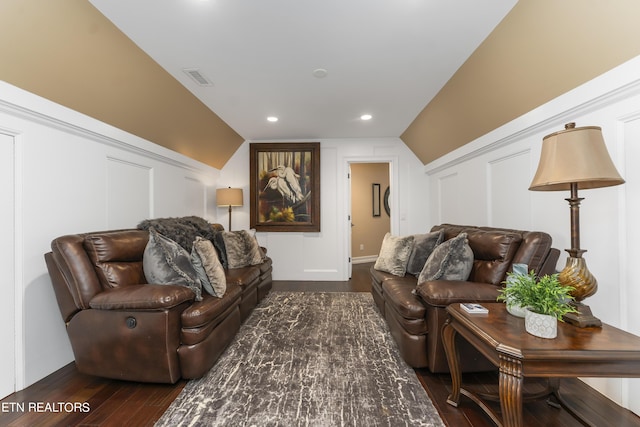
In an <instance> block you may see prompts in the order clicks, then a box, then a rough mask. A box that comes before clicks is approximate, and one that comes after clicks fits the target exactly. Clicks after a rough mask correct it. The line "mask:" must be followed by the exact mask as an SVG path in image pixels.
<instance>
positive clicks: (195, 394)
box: [156, 292, 444, 427]
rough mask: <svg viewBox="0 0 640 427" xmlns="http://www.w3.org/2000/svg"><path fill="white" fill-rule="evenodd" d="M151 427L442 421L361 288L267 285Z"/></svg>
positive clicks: (438, 423)
mask: <svg viewBox="0 0 640 427" xmlns="http://www.w3.org/2000/svg"><path fill="white" fill-rule="evenodd" d="M156 426H158V427H161V426H172V427H173V426H225V427H226V426H234V427H235V426H256V427H258V426H287V427H289V426H314V427H315V426H322V427H325V426H327V427H329V426H367V427H368V426H393V427H395V426H444V423H443V422H442V420H441V419H440V416H439V415H438V412H437V410H436V409H435V408H434V406H433V404H432V403H431V400H430V399H429V396H428V395H427V393H426V392H425V390H424V389H423V388H422V386H421V385H420V382H419V381H418V379H417V377H416V375H415V373H414V371H413V370H412V369H411V368H410V367H409V366H408V365H406V363H405V362H404V361H403V360H402V359H401V357H400V355H399V353H398V350H397V348H396V346H395V343H394V342H393V339H392V338H391V335H390V333H389V330H388V328H387V326H386V323H385V322H384V320H383V319H382V318H381V316H380V313H379V312H378V311H377V309H376V308H375V306H374V302H373V299H372V297H371V294H369V293H355V292H354V293H315V292H271V293H270V294H269V295H268V296H267V297H266V298H265V299H264V300H263V301H262V302H261V303H260V304H259V305H258V306H257V307H256V308H255V309H254V311H253V313H252V314H251V315H250V316H249V318H248V319H247V320H246V321H245V323H244V324H243V325H242V327H241V328H240V331H239V332H238V334H237V336H236V338H235V340H234V341H233V342H232V343H231V345H230V346H229V348H228V349H227V350H226V351H225V353H224V354H223V355H222V356H221V357H220V359H219V360H218V362H217V363H216V364H215V365H214V367H213V368H212V369H211V370H210V371H209V372H208V373H207V374H206V375H205V376H204V377H203V378H201V379H199V380H194V381H190V382H188V383H187V385H186V386H185V388H184V389H183V391H182V392H181V393H180V395H179V396H178V398H177V399H176V400H175V401H174V402H173V403H172V404H171V405H170V407H169V408H168V409H167V411H166V412H165V413H164V414H163V415H162V417H161V418H160V420H158V422H157V423H156Z"/></svg>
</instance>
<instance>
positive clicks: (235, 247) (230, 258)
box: [222, 230, 263, 268]
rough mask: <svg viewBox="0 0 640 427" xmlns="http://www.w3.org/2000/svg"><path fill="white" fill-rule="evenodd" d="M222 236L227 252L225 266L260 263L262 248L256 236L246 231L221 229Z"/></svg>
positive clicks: (245, 265)
mask: <svg viewBox="0 0 640 427" xmlns="http://www.w3.org/2000/svg"><path fill="white" fill-rule="evenodd" d="M222 238H223V240H224V247H225V250H226V252H227V268H241V267H247V266H249V265H258V264H261V263H262V261H263V253H262V250H261V249H260V246H259V245H258V241H257V240H256V238H255V237H253V236H252V235H251V234H250V233H249V232H248V231H246V230H240V231H223V232H222Z"/></svg>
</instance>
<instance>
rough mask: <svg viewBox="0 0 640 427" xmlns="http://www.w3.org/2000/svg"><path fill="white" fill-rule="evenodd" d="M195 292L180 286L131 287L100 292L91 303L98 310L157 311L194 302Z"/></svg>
mask: <svg viewBox="0 0 640 427" xmlns="http://www.w3.org/2000/svg"><path fill="white" fill-rule="evenodd" d="M194 298H195V295H194V294H193V291H191V290H190V289H189V288H187V287H184V286H178V285H131V286H125V287H122V288H114V289H110V290H108V291H104V292H100V293H99V294H97V295H96V296H94V297H93V298H92V299H91V301H90V302H89V306H90V307H91V308H93V309H98V310H157V309H165V308H172V307H175V306H177V305H179V304H182V303H183V302H188V301H193V300H194Z"/></svg>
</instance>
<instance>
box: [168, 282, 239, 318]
mask: <svg viewBox="0 0 640 427" xmlns="http://www.w3.org/2000/svg"><path fill="white" fill-rule="evenodd" d="M241 293H242V289H241V288H240V287H239V286H238V285H235V284H227V291H226V292H225V294H224V296H223V297H222V298H217V297H214V296H211V295H209V294H205V295H204V297H203V298H202V301H197V302H194V303H193V304H191V305H190V306H189V307H187V309H186V310H184V311H183V312H182V316H181V319H182V328H183V329H187V328H198V327H201V326H203V325H206V324H207V323H209V322H211V321H212V320H214V319H215V318H216V317H218V316H220V315H221V314H222V313H224V312H225V310H227V309H228V308H229V307H230V306H232V305H237V304H238V302H239V301H240V294H241Z"/></svg>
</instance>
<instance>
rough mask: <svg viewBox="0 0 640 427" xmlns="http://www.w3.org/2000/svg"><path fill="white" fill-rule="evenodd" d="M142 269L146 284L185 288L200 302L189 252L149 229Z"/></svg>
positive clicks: (199, 293) (200, 292) (200, 287)
mask: <svg viewBox="0 0 640 427" xmlns="http://www.w3.org/2000/svg"><path fill="white" fill-rule="evenodd" d="M142 269H143V271H144V275H145V277H146V279H147V282H148V283H151V284H157V285H181V286H186V287H188V288H189V289H191V290H192V291H193V293H194V294H195V295H196V301H202V285H201V283H200V279H198V274H197V273H196V270H195V269H194V268H193V265H191V256H190V255H189V252H187V251H186V250H185V249H184V248H183V247H181V246H180V245H179V244H177V243H176V242H174V241H173V240H171V239H169V238H167V237H165V236H163V235H162V234H160V233H158V232H157V231H156V230H155V229H154V228H151V229H149V242H148V243H147V246H146V247H145V248H144V255H143V257H142Z"/></svg>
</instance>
